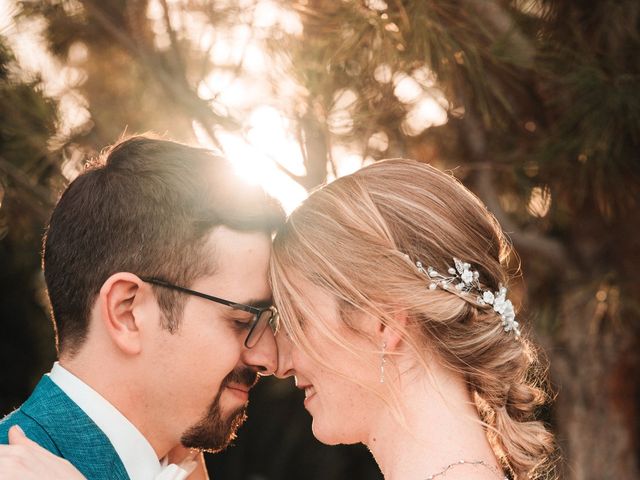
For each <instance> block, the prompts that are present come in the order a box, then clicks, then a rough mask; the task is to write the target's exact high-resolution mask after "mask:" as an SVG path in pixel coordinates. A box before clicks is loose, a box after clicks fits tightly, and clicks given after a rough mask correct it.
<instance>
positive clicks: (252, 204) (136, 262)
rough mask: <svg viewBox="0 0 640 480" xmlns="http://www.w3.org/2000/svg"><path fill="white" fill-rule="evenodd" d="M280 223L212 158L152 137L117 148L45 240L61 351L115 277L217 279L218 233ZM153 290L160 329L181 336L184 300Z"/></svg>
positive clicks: (69, 199)
mask: <svg viewBox="0 0 640 480" xmlns="http://www.w3.org/2000/svg"><path fill="white" fill-rule="evenodd" d="M283 221H284V213H283V211H282V208H281V207H280V205H279V204H278V203H277V202H275V201H274V200H273V199H271V198H270V197H268V196H267V195H266V194H265V193H264V191H263V190H262V189H261V188H259V187H254V186H249V185H247V184H244V183H241V182H240V180H239V179H238V177H237V176H236V175H235V173H234V172H233V170H232V168H231V166H230V165H229V163H228V162H227V161H226V160H225V159H223V158H222V157H220V156H217V155H216V154H214V153H212V152H211V151H209V150H205V149H202V148H194V147H190V146H187V145H183V144H180V143H176V142H172V141H167V140H159V139H154V138H150V137H147V136H135V137H131V138H129V139H126V140H124V141H121V142H119V143H118V144H116V145H114V146H112V147H111V148H109V149H108V150H107V151H105V152H104V153H103V154H102V155H101V156H100V158H99V159H98V160H97V161H95V162H94V163H93V164H91V165H90V166H89V167H88V168H87V170H86V171H85V172H84V173H82V174H81V175H80V176H78V177H77V178H76V179H75V180H74V181H73V182H71V184H70V185H69V186H68V187H67V189H66V190H65V191H64V193H63V194H62V196H61V198H60V201H59V202H58V204H57V205H56V207H55V209H54V210H53V213H52V215H51V219H50V221H49V226H48V228H47V232H46V234H45V237H44V241H43V260H42V265H43V269H44V275H45V280H46V283H47V289H48V294H49V299H50V302H51V309H52V318H53V323H54V327H55V329H56V342H57V347H58V351H59V352H62V351H65V352H69V353H71V354H74V353H75V352H76V351H77V350H78V348H79V347H80V346H81V345H82V343H83V341H84V340H85V338H86V335H87V331H88V325H89V317H90V312H91V308H92V306H93V303H94V301H95V298H96V295H97V294H98V293H99V291H100V288H101V287H102V285H103V283H104V282H105V281H106V280H107V279H108V278H109V277H110V276H111V275H113V274H114V273H117V272H132V273H134V274H136V275H140V276H153V277H160V278H162V279H165V280H166V281H169V282H173V283H176V284H178V285H185V286H188V285H189V284H190V283H191V282H192V281H193V280H195V279H196V278H199V277H201V276H203V275H211V274H213V273H214V270H215V265H214V262H213V260H212V258H213V252H212V251H211V249H210V248H209V249H206V248H204V246H205V240H206V238H207V236H208V235H207V234H208V233H209V232H210V231H211V229H212V228H214V227H216V226H222V225H223V226H226V227H228V228H230V229H233V230H236V231H251V232H253V231H263V232H265V233H267V234H271V233H272V232H273V231H274V229H275V228H277V227H278V226H279V225H280V224H281V223H283ZM154 290H155V293H156V295H157V297H158V302H159V305H160V307H161V309H162V311H163V314H164V317H165V318H164V320H163V323H164V326H165V327H166V328H168V329H169V330H175V329H176V328H177V326H178V318H179V316H180V314H181V311H182V306H183V302H184V298H183V297H184V296H180V295H179V294H176V293H175V292H172V291H169V290H167V289H160V288H157V289H154Z"/></svg>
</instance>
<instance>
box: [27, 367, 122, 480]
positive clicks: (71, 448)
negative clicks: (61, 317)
mask: <svg viewBox="0 0 640 480" xmlns="http://www.w3.org/2000/svg"><path fill="white" fill-rule="evenodd" d="M21 410H22V411H23V412H24V413H25V414H26V415H29V416H30V417H32V418H33V419H34V420H36V421H37V422H38V423H39V424H40V425H41V426H42V427H43V428H44V429H45V430H46V431H47V433H48V434H49V436H50V437H51V439H52V440H53V442H54V443H55V444H56V446H57V447H58V449H59V450H60V453H61V455H62V457H63V458H66V459H67V460H69V462H71V463H72V464H73V465H74V466H75V467H76V468H77V469H78V470H80V472H82V474H83V475H84V476H85V477H87V478H89V479H92V480H93V479H117V480H129V476H128V475H127V472H126V470H125V468H124V465H123V464H122V461H121V460H120V457H118V454H117V453H116V451H115V449H114V448H113V445H111V442H110V441H109V439H108V438H107V436H106V435H105V434H104V433H103V432H102V430H100V429H99V428H98V426H97V425H96V424H95V423H94V422H93V420H91V419H90V418H89V417H88V416H87V415H86V414H85V413H84V412H83V411H82V409H81V408H80V407H78V405H76V404H75V403H74V402H73V401H72V400H71V399H70V398H69V397H68V396H67V395H66V394H65V393H64V392H63V391H62V390H61V389H60V388H59V387H58V386H57V385H56V384H55V383H54V382H53V381H52V380H51V379H50V378H49V377H48V376H46V375H45V376H44V377H42V380H40V382H39V383H38V385H37V386H36V389H35V390H34V392H33V394H32V395H31V397H29V399H28V400H27V401H26V402H25V404H24V405H23V406H22V408H21Z"/></svg>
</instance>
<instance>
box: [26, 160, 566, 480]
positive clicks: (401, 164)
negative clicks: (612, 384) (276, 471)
mask: <svg viewBox="0 0 640 480" xmlns="http://www.w3.org/2000/svg"><path fill="white" fill-rule="evenodd" d="M508 255H509V244H508V242H507V241H506V239H505V237H504V235H503V233H502V231H501V229H500V227H499V226H498V224H497V222H496V220H495V219H494V217H493V216H492V215H491V214H490V213H489V212H488V211H487V209H486V208H485V207H484V205H483V204H482V203H481V202H480V201H479V200H478V199H477V198H476V197H475V196H474V195H473V194H472V193H471V192H470V191H468V190H467V189H466V188H465V187H463V186H462V185H461V184H460V183H458V182H457V181H456V180H455V179H454V178H453V177H451V176H449V175H447V174H444V173H442V172H440V171H438V170H436V169H434V168H432V167H429V166H428V165H424V164H420V163H417V162H413V161H409V160H387V161H381V162H378V163H375V164H373V165H371V166H368V167H365V168H363V169H361V170H360V171H358V172H356V173H355V174H353V175H349V176H346V177H342V178H340V179H338V180H336V181H335V182H333V183H331V184H330V185H328V186H326V187H324V188H322V189H320V190H318V191H316V192H314V193H313V194H312V195H311V196H310V197H309V198H308V199H307V200H306V201H305V202H304V204H303V205H302V206H300V207H299V208H298V209H297V210H296V211H295V212H294V213H293V214H292V215H291V217H290V218H289V220H288V221H287V224H286V225H285V227H284V228H283V229H282V230H281V231H280V232H279V233H278V235H277V236H276V238H275V240H274V247H273V254H272V258H271V282H272V287H273V293H274V298H275V301H276V304H277V306H278V309H279V311H280V318H281V330H280V332H279V333H278V335H277V342H278V349H279V359H278V360H279V366H278V371H277V375H278V376H280V377H288V376H291V375H295V377H296V384H297V386H298V388H301V389H304V391H305V406H306V408H307V409H308V411H309V412H310V413H311V415H312V416H313V433H314V435H315V436H316V437H317V438H318V439H319V440H320V441H322V442H324V443H327V444H339V443H347V444H349V443H357V442H361V443H364V444H366V445H367V446H368V447H369V449H370V450H371V452H372V453H373V455H374V457H375V459H376V461H377V462H378V465H379V466H380V469H381V470H382V472H383V474H384V475H385V478H386V479H387V480H413V479H415V480H424V479H436V478H447V479H460V480H462V479H464V480H495V479H501V478H506V476H505V473H506V474H507V475H510V476H511V477H512V478H514V479H524V478H542V477H543V476H544V475H545V472H546V470H548V469H550V468H551V463H552V462H551V458H552V454H553V452H554V444H553V437H552V435H551V433H550V432H549V431H548V430H547V429H546V428H545V426H544V425H543V424H542V422H540V421H537V420H536V419H535V417H534V412H535V410H536V409H537V407H539V406H540V405H541V404H543V403H544V402H545V401H546V400H547V397H546V395H545V393H544V391H543V390H542V389H541V388H540V385H543V384H544V383H545V378H544V375H543V373H544V372H543V371H542V370H541V369H540V368H539V364H538V362H537V360H536V351H535V348H534V347H533V345H532V343H531V341H530V340H529V339H528V338H527V337H528V336H527V334H526V332H522V334H521V332H520V326H519V324H518V322H517V321H516V320H515V313H514V310H513V305H512V304H511V302H510V301H509V299H508V297H509V293H508V292H509V290H508V275H507V273H506V269H505V261H506V259H507V257H508ZM14 434H15V432H14ZM182 455H184V453H182ZM56 462H59V459H55V460H54V459H53V457H52V456H51V455H46V456H45V455H41V456H40V457H39V462H34V463H33V465H36V464H38V465H39V466H40V468H41V469H42V471H45V472H49V473H50V472H53V471H55V468H54V466H55V467H56V468H60V470H58V471H61V472H62V471H64V472H65V473H64V477H65V478H72V476H71V474H70V473H69V471H70V469H71V468H72V467H70V466H69V465H68V464H67V465H62V464H61V463H56ZM32 468H35V467H32ZM193 475H196V476H198V475H199V476H201V477H204V476H205V473H204V469H203V466H202V463H200V466H199V467H198V468H197V469H196V471H195V472H194V474H193ZM38 478H44V477H42V476H40V477H38ZM47 478H61V477H55V476H51V475H49V476H47ZM79 478H81V476H80V477H79ZM190 478H195V477H190ZM545 478H548V477H545Z"/></svg>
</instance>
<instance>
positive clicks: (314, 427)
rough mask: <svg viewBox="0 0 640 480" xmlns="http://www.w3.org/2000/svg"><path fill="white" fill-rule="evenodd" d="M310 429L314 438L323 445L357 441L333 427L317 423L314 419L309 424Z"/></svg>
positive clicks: (346, 443) (345, 443) (349, 443)
mask: <svg viewBox="0 0 640 480" xmlns="http://www.w3.org/2000/svg"><path fill="white" fill-rule="evenodd" d="M311 431H312V432H313V436H314V437H316V440H318V441H319V442H320V443H324V444H325V445H351V444H354V443H358V441H357V440H350V439H348V438H346V437H345V436H344V435H343V434H342V435H341V434H340V432H337V431H335V430H334V429H331V428H327V427H323V426H321V425H318V423H317V422H316V421H315V420H314V421H313V423H312V424H311Z"/></svg>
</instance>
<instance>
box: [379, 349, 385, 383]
mask: <svg viewBox="0 0 640 480" xmlns="http://www.w3.org/2000/svg"><path fill="white" fill-rule="evenodd" d="M386 348H387V342H383V343H382V356H381V357H380V383H384V366H385V364H386V363H387V359H386V357H385V356H384V351H385V350H386Z"/></svg>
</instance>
